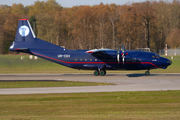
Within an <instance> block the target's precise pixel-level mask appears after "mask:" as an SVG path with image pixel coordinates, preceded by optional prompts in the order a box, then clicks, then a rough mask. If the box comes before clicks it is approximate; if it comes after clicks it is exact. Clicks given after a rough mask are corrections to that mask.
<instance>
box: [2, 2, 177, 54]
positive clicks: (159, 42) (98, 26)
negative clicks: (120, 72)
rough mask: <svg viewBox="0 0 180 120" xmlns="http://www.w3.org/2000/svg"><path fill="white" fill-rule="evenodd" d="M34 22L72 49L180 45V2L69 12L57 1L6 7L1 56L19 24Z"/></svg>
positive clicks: (42, 33)
mask: <svg viewBox="0 0 180 120" xmlns="http://www.w3.org/2000/svg"><path fill="white" fill-rule="evenodd" d="M22 18H27V19H29V21H30V23H31V26H32V28H33V30H34V31H35V34H36V36H37V37H38V38H40V39H43V40H46V41H48V42H51V43H53V44H56V45H58V46H64V47H66V48H67V49H74V50H76V49H97V48H111V49H117V48H118V46H120V45H121V44H122V43H123V44H124V45H125V46H126V49H128V50H133V49H136V48H146V47H147V48H150V49H151V50H153V52H157V53H158V50H159V49H163V48H164V46H165V44H166V43H167V44H168V47H170V48H178V47H180V1H178V0H174V1H172V2H163V1H159V2H157V1H145V2H140V3H131V4H126V5H116V4H106V5H104V4H103V3H100V4H99V5H94V6H74V7H71V8H65V7H63V6H61V5H60V4H59V3H57V2H56V0H47V1H46V2H44V1H42V2H41V1H36V2H35V3H34V4H33V5H30V6H23V5H22V4H13V5H12V6H7V5H0V54H8V53H10V51H9V46H10V45H11V43H12V41H14V39H15V34H16V30H17V25H18V20H19V19H22Z"/></svg>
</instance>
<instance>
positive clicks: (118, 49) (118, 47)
mask: <svg viewBox="0 0 180 120" xmlns="http://www.w3.org/2000/svg"><path fill="white" fill-rule="evenodd" d="M119 51H120V48H119V46H118V51H117V61H118V64H119Z"/></svg>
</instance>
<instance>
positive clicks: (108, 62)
mask: <svg viewBox="0 0 180 120" xmlns="http://www.w3.org/2000/svg"><path fill="white" fill-rule="evenodd" d="M32 53H33V54H35V55H38V56H42V57H45V58H49V59H52V60H56V61H59V62H63V63H67V64H118V62H67V61H63V60H59V59H55V58H52V57H48V56H45V55H41V54H38V53H35V52H32ZM119 63H121V64H122V63H123V62H119ZM124 63H125V64H151V65H153V66H154V67H156V68H158V67H157V66H156V65H155V64H153V63H151V62H124Z"/></svg>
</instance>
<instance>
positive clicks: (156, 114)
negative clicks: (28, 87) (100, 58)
mask: <svg viewBox="0 0 180 120" xmlns="http://www.w3.org/2000/svg"><path fill="white" fill-rule="evenodd" d="M0 119H1V120H3V119H7V120H9V119H12V120H16V119H28V120H39V119H43V120H50V119H51V120H59V119H61V120H67V119H68V120H70V119H73V120H84V119H86V120H91V119H93V120H117V119H121V120H132V119H133V120H172V119H173V120H179V119H180V91H153V92H151V91H149V92H107V93H68V94H35V95H0Z"/></svg>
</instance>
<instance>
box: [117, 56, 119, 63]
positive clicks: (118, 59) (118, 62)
mask: <svg viewBox="0 0 180 120" xmlns="http://www.w3.org/2000/svg"><path fill="white" fill-rule="evenodd" d="M117 61H118V64H119V54H117Z"/></svg>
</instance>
